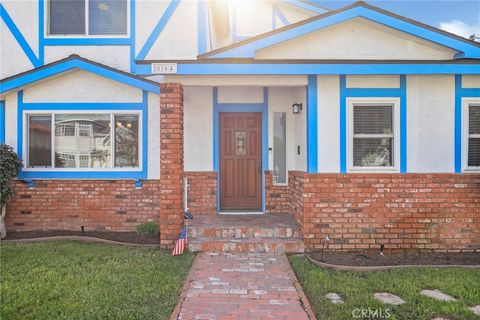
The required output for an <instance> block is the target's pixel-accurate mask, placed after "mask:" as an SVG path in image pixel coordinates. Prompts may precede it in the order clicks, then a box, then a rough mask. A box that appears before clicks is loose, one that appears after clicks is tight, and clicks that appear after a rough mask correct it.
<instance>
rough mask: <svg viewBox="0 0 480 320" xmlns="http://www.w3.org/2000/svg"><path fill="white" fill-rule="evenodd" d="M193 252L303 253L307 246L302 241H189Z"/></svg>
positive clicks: (189, 246) (189, 247) (293, 239)
mask: <svg viewBox="0 0 480 320" xmlns="http://www.w3.org/2000/svg"><path fill="white" fill-rule="evenodd" d="M188 249H189V250H190V251H192V252H210V251H213V252H278V253H303V252H305V244H304V243H303V241H302V240H301V239H295V238H291V239H276V240H272V239H268V240H265V239H244V240H232V239H189V240H188Z"/></svg>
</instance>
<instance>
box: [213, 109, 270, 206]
mask: <svg viewBox="0 0 480 320" xmlns="http://www.w3.org/2000/svg"><path fill="white" fill-rule="evenodd" d="M219 121H220V132H219V134H220V207H221V209H223V210H260V209H261V207H262V114H261V113H259V112H222V113H220V117H219Z"/></svg>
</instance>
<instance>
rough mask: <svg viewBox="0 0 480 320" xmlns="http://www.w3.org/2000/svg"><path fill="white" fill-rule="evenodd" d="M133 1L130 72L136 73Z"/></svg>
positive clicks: (132, 6) (133, 4)
mask: <svg viewBox="0 0 480 320" xmlns="http://www.w3.org/2000/svg"><path fill="white" fill-rule="evenodd" d="M135 10H136V8H135V0H130V72H131V73H133V74H135V73H136V65H135V37H136V35H135V33H136V28H135V23H136V22H135Z"/></svg>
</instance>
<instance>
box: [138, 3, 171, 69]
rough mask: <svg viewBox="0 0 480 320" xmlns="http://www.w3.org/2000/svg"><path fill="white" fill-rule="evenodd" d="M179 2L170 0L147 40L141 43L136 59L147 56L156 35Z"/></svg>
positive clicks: (155, 39)
mask: <svg viewBox="0 0 480 320" xmlns="http://www.w3.org/2000/svg"><path fill="white" fill-rule="evenodd" d="M179 3H180V0H171V1H170V4H169V5H168V7H167V9H166V10H165V12H164V13H163V15H162V17H161V18H160V20H159V21H158V23H157V25H156V26H155V28H154V29H153V31H152V33H151V34H150V35H149V36H148V39H147V41H146V42H145V44H144V45H143V47H142V48H141V49H140V52H139V53H138V55H137V60H143V59H145V57H146V56H147V54H148V52H149V51H150V49H151V48H152V46H153V45H154V43H155V41H157V38H158V36H159V35H160V33H161V32H162V31H163V28H165V26H166V25H167V23H168V21H169V20H170V18H171V17H172V15H173V13H174V12H175V9H176V8H177V6H178V4H179Z"/></svg>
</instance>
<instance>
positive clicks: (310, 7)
mask: <svg viewBox="0 0 480 320" xmlns="http://www.w3.org/2000/svg"><path fill="white" fill-rule="evenodd" d="M284 1H285V2H287V3H289V4H291V5H293V6H295V7H298V8H301V9H304V10H308V11H310V12H315V13H318V14H320V13H325V12H326V11H327V10H325V9H322V8H319V7H317V6H314V5H311V4H309V3H307V2H305V1H299V0H284Z"/></svg>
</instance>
